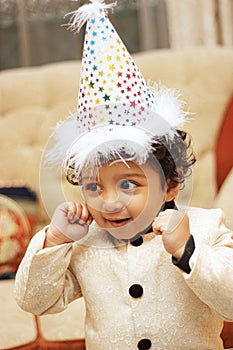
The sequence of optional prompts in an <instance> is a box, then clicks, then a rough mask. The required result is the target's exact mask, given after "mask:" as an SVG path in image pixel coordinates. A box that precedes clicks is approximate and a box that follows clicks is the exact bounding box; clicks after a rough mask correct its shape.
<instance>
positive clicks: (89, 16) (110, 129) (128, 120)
mask: <svg viewBox="0 0 233 350" xmlns="http://www.w3.org/2000/svg"><path fill="white" fill-rule="evenodd" d="M115 6H116V3H115V2H114V3H111V4H105V3H104V1H103V0H91V1H90V3H89V4H87V5H84V6H82V7H80V8H79V9H78V10H76V11H74V12H71V13H70V14H69V15H71V18H70V22H69V23H68V26H69V28H70V29H71V30H72V31H74V32H78V31H79V30H80V28H81V27H82V25H83V24H84V23H86V32H85V40H84V48H83V57H82V68H81V77H80V88H79V94H78V105H77V112H76V113H75V114H74V115H72V116H70V117H69V118H68V119H67V120H66V121H65V122H63V123H60V124H59V125H58V126H57V128H56V131H55V133H54V135H53V137H54V139H55V145H54V147H53V149H52V150H51V151H50V152H49V159H50V161H52V162H56V161H60V160H64V164H65V167H66V171H67V172H69V173H72V174H73V175H72V178H78V177H79V175H80V173H81V170H82V168H83V167H84V166H85V165H86V164H92V165H99V164H100V163H101V162H103V160H104V161H108V160H110V159H112V158H114V157H120V158H121V157H123V155H124V156H125V155H127V156H128V157H130V158H131V159H132V160H134V161H136V162H137V163H138V164H142V163H144V162H145V161H146V159H147V158H148V156H149V154H150V152H151V151H152V143H153V141H154V138H155V137H160V136H164V135H166V136H167V137H170V138H172V137H174V135H175V133H176V129H177V128H180V127H181V126H182V125H183V123H184V121H185V119H186V114H187V113H186V112H185V111H184V109H183V107H184V104H183V102H182V101H181V100H180V99H179V94H178V93H177V92H176V91H175V90H173V89H167V88H161V87H160V86H159V85H158V84H155V83H154V84H152V86H149V85H148V84H147V83H146V81H145V79H144V78H143V76H142V74H141V73H140V71H139V69H138V67H137V65H136V64H135V62H134V60H133V58H132V57H131V55H130V54H129V52H128V50H127V48H126V47H125V45H124V43H123V42H122V40H121V39H120V37H119V35H118V34H117V32H116V30H115V28H114V27H113V25H112V24H111V22H110V20H109V18H108V17H107V10H108V9H113V8H114V7H115ZM122 154H123V155H122Z"/></svg>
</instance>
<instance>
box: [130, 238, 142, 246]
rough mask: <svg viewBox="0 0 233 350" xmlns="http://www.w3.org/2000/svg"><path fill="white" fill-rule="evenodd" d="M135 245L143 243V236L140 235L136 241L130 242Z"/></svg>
mask: <svg viewBox="0 0 233 350" xmlns="http://www.w3.org/2000/svg"><path fill="white" fill-rule="evenodd" d="M130 243H131V244H132V245H133V246H134V247H139V246H140V245H141V244H142V243H143V238H142V236H140V237H138V238H137V239H135V240H134V241H132V242H130Z"/></svg>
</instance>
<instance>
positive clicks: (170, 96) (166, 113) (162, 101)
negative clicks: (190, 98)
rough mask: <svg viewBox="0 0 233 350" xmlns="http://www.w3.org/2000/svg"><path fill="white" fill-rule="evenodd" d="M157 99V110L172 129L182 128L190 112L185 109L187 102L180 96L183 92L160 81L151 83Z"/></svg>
mask: <svg viewBox="0 0 233 350" xmlns="http://www.w3.org/2000/svg"><path fill="white" fill-rule="evenodd" d="M150 88H151V91H152V93H153V95H154V99H155V104H156V106H155V112H156V113H157V114H159V115H160V116H161V117H162V118H164V119H165V120H166V121H167V122H168V123H169V125H170V126H171V128H172V129H179V128H182V127H183V125H184V123H185V122H187V120H188V115H190V113H189V112H188V111H186V110H185V107H186V103H185V102H184V101H183V100H182V99H181V98H180V97H181V96H182V95H181V92H180V91H178V90H176V89H174V88H168V87H166V86H163V85H161V84H158V83H155V82H153V83H151V85H150Z"/></svg>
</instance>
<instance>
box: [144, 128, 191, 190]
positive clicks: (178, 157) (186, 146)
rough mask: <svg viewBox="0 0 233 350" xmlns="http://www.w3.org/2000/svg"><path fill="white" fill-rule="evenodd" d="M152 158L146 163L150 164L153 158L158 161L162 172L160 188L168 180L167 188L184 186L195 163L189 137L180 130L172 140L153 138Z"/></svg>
mask: <svg viewBox="0 0 233 350" xmlns="http://www.w3.org/2000/svg"><path fill="white" fill-rule="evenodd" d="M152 147H153V152H152V157H149V159H148V162H149V163H151V164H152V166H153V163H152V162H153V161H152V158H153V156H154V157H156V159H157V160H158V162H159V164H160V166H161V168H162V171H163V175H164V176H163V177H162V179H161V180H162V186H165V182H166V181H167V180H170V182H169V187H170V188H173V187H176V186H177V184H182V185H183V184H184V181H185V177H187V176H189V175H190V174H191V167H192V166H193V164H194V163H195V162H196V157H195V155H194V153H193V150H192V147H191V137H190V135H189V134H188V133H187V132H185V131H181V130H176V134H175V135H174V138H173V139H170V138H166V137H165V136H163V137H159V138H155V139H154V143H153V145H152Z"/></svg>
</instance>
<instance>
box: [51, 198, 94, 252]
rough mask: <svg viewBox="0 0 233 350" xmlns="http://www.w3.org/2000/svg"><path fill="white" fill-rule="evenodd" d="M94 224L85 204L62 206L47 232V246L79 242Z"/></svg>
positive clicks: (64, 204) (57, 209)
mask: <svg viewBox="0 0 233 350" xmlns="http://www.w3.org/2000/svg"><path fill="white" fill-rule="evenodd" d="M91 223H92V217H91V215H90V213H89V211H88V209H87V207H86V206H85V205H84V204H81V203H75V202H66V203H62V204H60V205H59V206H58V207H57V208H56V210H55V212H54V214H53V217H52V220H51V223H50V225H49V228H48V230H47V234H46V241H45V246H47V247H48V246H53V245H57V244H63V243H68V242H72V241H78V240H79V239H81V238H82V237H84V236H85V235H86V234H87V233H88V230H89V225H90V224H91Z"/></svg>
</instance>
